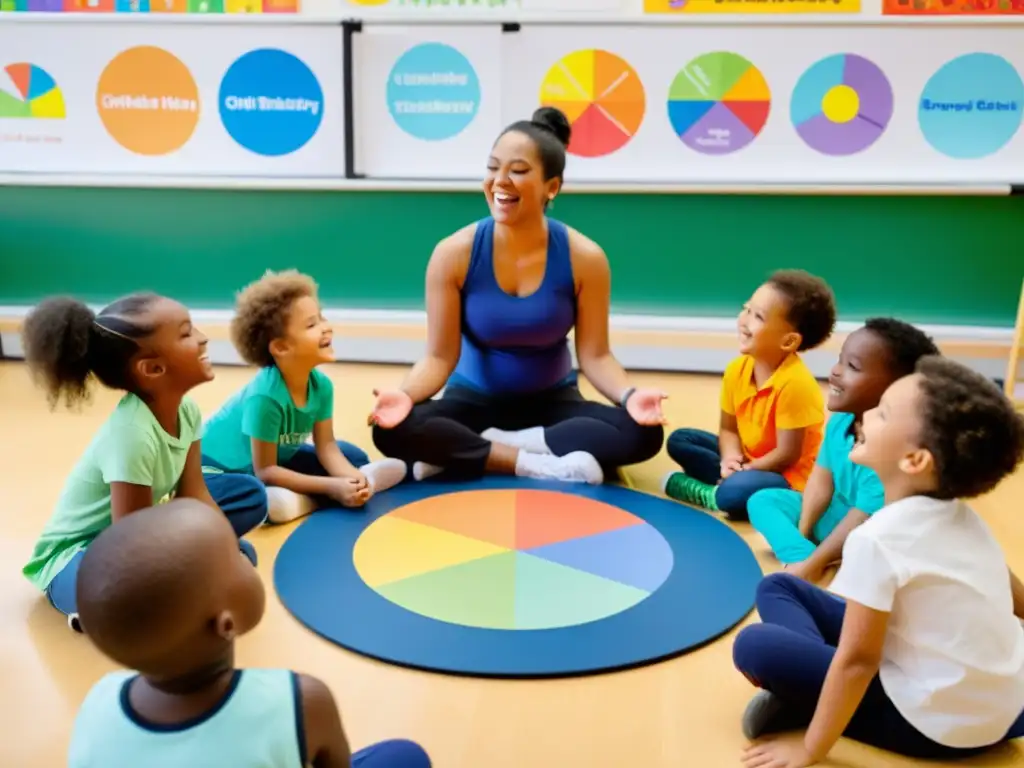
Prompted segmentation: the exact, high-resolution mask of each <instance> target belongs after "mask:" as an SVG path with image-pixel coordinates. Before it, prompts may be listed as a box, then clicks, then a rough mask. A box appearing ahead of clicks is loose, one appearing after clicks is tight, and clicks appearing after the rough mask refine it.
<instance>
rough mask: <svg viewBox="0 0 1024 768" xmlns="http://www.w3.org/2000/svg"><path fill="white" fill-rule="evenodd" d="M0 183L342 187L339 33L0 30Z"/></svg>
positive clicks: (192, 28) (116, 27) (110, 27)
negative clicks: (55, 177) (326, 182)
mask: <svg viewBox="0 0 1024 768" xmlns="http://www.w3.org/2000/svg"><path fill="white" fill-rule="evenodd" d="M0 51H2V54H0V56H2V58H0V153H2V155H3V158H4V162H3V166H4V170H6V171H23V172H25V171H27V172H32V171H37V172H47V173H54V172H60V173H105V174H132V173H144V174H164V173H167V174H203V175H211V176H215V175H239V176H257V175H258V176H343V175H344V170H345V169H344V137H343V136H344V120H343V107H344V100H343V98H342V82H341V68H340V67H339V66H338V62H339V61H340V60H341V55H342V53H341V52H342V36H341V30H340V29H339V28H337V27H312V26H309V27H273V26H267V25H260V26H244V27H242V26H238V27H201V26H196V25H188V26H176V25H147V26H139V25H134V24H133V25H127V24H102V23H97V24H91V23H90V24H89V27H88V29H84V30H83V29H81V28H79V27H77V25H76V26H75V27H73V26H71V25H68V24H31V25H3V26H0Z"/></svg>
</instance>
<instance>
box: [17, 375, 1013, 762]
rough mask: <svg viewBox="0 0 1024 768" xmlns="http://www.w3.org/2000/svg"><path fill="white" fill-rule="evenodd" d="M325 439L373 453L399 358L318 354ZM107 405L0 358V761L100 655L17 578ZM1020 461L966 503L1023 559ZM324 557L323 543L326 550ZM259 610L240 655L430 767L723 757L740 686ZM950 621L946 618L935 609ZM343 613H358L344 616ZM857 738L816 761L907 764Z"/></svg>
mask: <svg viewBox="0 0 1024 768" xmlns="http://www.w3.org/2000/svg"><path fill="white" fill-rule="evenodd" d="M328 372H329V373H330V375H331V377H332V379H333V380H334V384H335V388H336V392H337V400H338V406H337V411H336V413H335V425H336V429H337V431H338V434H339V436H342V437H345V438H347V439H350V440H352V441H353V442H357V443H359V444H360V445H362V446H363V447H365V448H366V449H367V450H369V451H371V453H372V444H371V443H370V439H369V431H368V428H367V427H366V414H367V412H368V410H369V408H370V404H371V400H372V395H371V390H372V388H373V387H374V386H380V385H383V386H388V385H390V384H392V383H395V382H397V380H398V378H399V377H400V376H401V374H402V370H401V369H398V368H393V367H384V366H376V367H370V366H335V367H332V368H330V369H329V371H328ZM250 375H251V371H247V370H245V369H239V368H222V369H220V370H219V371H218V376H217V379H216V380H215V381H214V382H212V383H210V384H208V385H206V386H204V387H201V388H200V389H198V390H197V391H196V392H195V393H194V396H195V398H196V399H197V400H198V402H199V404H200V405H201V406H202V408H203V411H204V413H207V414H209V413H211V412H212V411H213V410H214V409H215V408H216V407H217V406H218V405H219V404H220V403H221V402H222V401H223V400H224V399H225V398H226V397H227V396H228V395H229V394H230V393H231V392H233V391H234V390H235V389H236V388H238V387H239V386H240V385H241V384H242V383H243V382H244V381H245V380H246V379H247V378H248V377H249V376H250ZM636 381H637V383H644V384H656V385H657V386H659V387H662V388H664V389H665V390H666V391H668V392H669V393H670V395H671V397H670V399H669V400H668V401H667V415H668V417H669V420H670V422H671V424H670V426H671V427H677V426H686V425H689V426H700V427H706V428H714V426H715V424H716V422H717V419H718V412H717V405H716V404H717V388H718V382H717V380H716V379H715V378H713V377H693V376H670V375H663V374H657V375H645V376H637V377H636ZM113 403H114V396H113V395H111V394H110V393H105V392H101V393H98V395H97V397H96V398H95V402H94V403H93V404H92V405H91V406H90V407H89V408H88V409H87V410H85V411H84V412H83V413H81V414H67V413H56V414H51V413H49V412H48V411H47V407H46V402H45V400H44V398H43V397H42V396H41V395H40V394H39V393H38V391H36V390H34V389H32V387H31V385H30V382H29V378H28V376H27V374H26V372H25V369H24V367H23V366H22V365H20V364H18V363H2V364H0V413H2V415H0V431H2V436H3V439H2V440H0V467H2V470H0V502H2V509H3V517H2V525H0V563H2V564H3V567H2V568H0V628H2V629H0V724H2V725H0V765H2V766H5V768H7V767H9V768H56V767H57V766H60V765H65V764H66V758H65V754H66V747H67V742H68V738H69V734H70V729H71V725H72V722H73V720H74V716H75V712H76V710H77V707H78V705H79V704H80V702H81V701H82V698H83V697H84V696H85V693H86V691H87V690H88V689H89V687H90V686H91V685H92V684H93V683H94V682H95V681H96V680H97V679H98V678H99V677H100V676H101V675H103V674H104V673H106V672H108V671H110V670H111V669H112V665H111V664H110V663H109V662H107V661H106V660H105V659H103V658H101V657H100V655H99V654H98V653H96V652H95V651H94V650H93V649H92V648H91V647H90V645H89V642H88V640H87V639H85V638H83V637H81V636H78V635H75V634H73V633H72V632H71V631H70V630H68V629H67V627H66V625H65V623H64V621H63V619H62V618H61V617H60V616H59V615H57V613H56V612H55V611H54V610H53V609H52V608H50V607H49V605H48V604H47V603H46V601H45V599H44V598H43V597H41V596H40V595H38V594H37V593H36V592H35V591H34V590H33V589H32V588H31V587H30V586H29V585H28V583H27V582H26V581H24V579H23V578H22V577H21V575H20V568H21V565H22V564H23V563H24V562H25V559H26V557H27V556H28V554H29V551H30V548H31V546H32V543H33V540H34V538H35V536H36V535H37V533H38V532H39V530H40V528H41V527H42V525H43V523H44V521H45V519H46V518H47V516H48V515H49V512H50V509H51V508H52V506H53V504H54V502H55V500H56V498H57V495H58V493H59V491H60V488H61V485H62V483H63V480H64V476H65V474H66V473H67V471H68V470H69V469H70V468H71V466H72V464H73V462H74V461H75V460H76V459H77V457H78V456H79V454H80V452H81V451H82V449H83V448H84V447H85V445H86V443H87V442H88V440H89V439H90V437H91V436H92V434H93V432H94V431H95V429H96V428H97V426H98V425H99V424H100V422H101V421H102V420H103V419H104V417H105V415H106V414H107V413H108V412H109V410H110V409H111V407H112V405H113ZM669 468H670V464H669V461H668V459H667V457H666V456H664V455H661V456H659V457H658V458H657V459H656V460H654V461H652V462H650V463H649V464H648V465H644V466H642V467H637V468H634V469H633V471H632V474H633V476H634V478H635V480H636V482H637V486H638V487H639V488H641V489H646V490H651V491H656V489H657V483H658V479H659V478H660V477H661V476H662V475H663V474H664V473H665V471H667V470H668V469H669ZM1022 498H1024V474H1019V475H1018V476H1016V477H1014V478H1012V479H1011V480H1009V481H1007V482H1006V483H1005V484H1004V485H1003V486H1002V487H1001V488H1000V489H999V490H998V491H997V492H996V493H995V494H993V495H992V496H991V497H989V498H986V499H983V500H980V501H979V502H978V503H977V508H978V509H979V511H980V512H982V513H983V514H984V515H985V517H986V519H987V520H988V521H989V522H990V524H991V525H992V527H993V529H994V530H995V532H996V534H997V535H998V537H999V539H1000V541H1002V543H1003V545H1004V547H1006V549H1007V556H1008V558H1009V560H1010V563H1011V565H1012V566H1014V567H1015V568H1017V569H1020V570H1022V571H1024V505H1022V502H1021V499H1022ZM740 530H741V533H742V534H743V535H744V537H745V538H746V539H747V541H749V542H750V544H751V546H753V547H754V549H755V550H756V551H757V552H758V556H759V558H760V559H761V562H762V564H763V565H764V567H765V569H766V570H768V569H774V568H776V566H775V565H774V563H773V562H772V561H771V559H770V558H769V557H767V556H766V555H765V553H764V545H763V543H762V542H761V541H760V540H758V538H757V537H756V536H755V535H752V534H751V533H750V530H749V528H748V527H744V526H741V527H740ZM289 531H290V528H289V527H284V528H273V529H263V530H260V531H257V532H255V533H254V534H252V536H251V538H252V541H253V542H254V543H255V545H256V547H257V549H258V550H259V554H260V558H261V563H260V572H261V573H262V575H263V577H264V578H265V579H266V583H267V584H270V583H271V568H272V563H273V560H274V554H275V553H276V551H277V549H278V547H280V545H281V543H282V542H283V541H284V539H285V537H286V536H287V535H288V534H289ZM339 556H340V553H339ZM268 596H269V599H268V609H267V615H266V618H265V619H264V621H263V623H262V624H261V625H260V626H259V627H258V628H257V629H256V631H255V632H253V633H252V634H251V635H249V636H248V637H246V638H243V640H242V641H241V643H240V644H239V648H238V660H239V663H240V664H241V665H243V666H245V665H253V666H266V667H289V668H292V669H297V670H300V671H304V672H309V673H312V674H315V675H318V676H319V677H321V678H323V679H324V680H326V681H327V682H328V684H329V685H330V686H331V688H332V689H333V691H334V693H335V695H336V697H337V698H338V701H339V702H340V705H341V708H342V715H343V718H344V721H345V723H346V727H347V730H348V733H349V737H350V739H351V740H352V742H353V744H354V745H355V746H357V747H358V746H364V745H366V744H369V743H370V742H373V741H377V740H380V739H386V738H391V737H398V736H404V737H409V738H413V739H416V740H418V741H420V742H421V743H422V744H423V745H424V746H426V748H427V749H428V750H429V751H430V753H431V755H432V756H433V758H434V764H435V765H436V766H439V768H584V766H585V767H586V768H662V767H664V768H669V767H670V766H672V767H673V768H725V766H735V765H739V755H740V751H741V749H742V748H743V746H744V741H743V738H742V736H741V735H740V733H739V727H738V720H739V716H740V713H741V711H742V709H743V706H744V704H745V703H746V701H747V699H748V697H749V696H750V695H751V693H752V690H751V688H750V687H749V685H748V684H747V683H746V682H745V681H744V680H743V679H742V678H741V677H740V675H739V674H737V673H735V672H734V670H733V668H732V665H731V655H730V653H731V636H730V637H727V638H724V639H722V640H719V641H718V642H716V643H713V644H712V645H710V646H708V647H705V648H703V649H701V650H699V651H696V652H694V653H691V654H688V655H686V656H683V657H681V658H678V659H675V660H673V661H669V662H665V663H662V664H656V665H653V666H648V667H644V668H642V669H638V670H635V671H631V672H626V673H618V674H612V675H602V676H595V677H585V678H580V679H573V680H564V681H548V682H517V681H494V680H475V679H463V678H455V677H446V676H443V675H435V674H429V673H421V672H414V671H409V670H405V669H400V668H397V667H391V666H388V665H385V664H381V663H377V662H374V661H370V660H367V659H365V658H362V657H360V656H356V655H353V654H350V653H348V652H346V651H344V650H342V649H340V648H338V647H336V646H333V645H330V644H328V643H326V642H325V641H323V640H320V639H319V638H317V637H315V636H313V635H312V634H311V633H309V632H308V631H306V630H305V629H303V628H302V627H300V626H299V625H298V624H297V623H296V622H295V621H294V620H293V619H292V618H291V617H290V616H289V615H288V614H287V613H286V612H285V610H284V609H283V608H282V606H281V605H280V603H279V602H278V601H277V599H276V597H275V596H274V592H273V590H272V589H270V590H268ZM950 620H951V621H954V620H955V617H952V616H951V617H950ZM352 621H359V617H358V616H353V617H352ZM912 764H913V763H912V762H911V761H906V760H901V759H898V758H894V757H892V756H890V755H886V754H882V753H879V752H876V751H874V750H869V749H867V748H865V747H862V746H859V745H855V744H848V743H845V742H844V743H842V744H841V745H840V746H839V747H838V748H837V749H836V750H835V751H834V752H833V755H832V762H830V763H827V765H832V766H865V768H867V767H869V766H870V768H886V767H888V766H909V765H912ZM970 765H976V766H993V767H995V766H1001V767H1005V766H1011V765H1024V745H1014V746H1008V747H1005V748H1003V749H1000V750H998V751H996V752H994V753H992V754H990V755H988V756H986V757H985V758H983V759H980V760H975V761H973V762H971V763H970Z"/></svg>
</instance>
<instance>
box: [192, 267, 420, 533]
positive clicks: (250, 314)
mask: <svg viewBox="0 0 1024 768" xmlns="http://www.w3.org/2000/svg"><path fill="white" fill-rule="evenodd" d="M231 340H232V341H233V342H234V345H235V347H236V348H237V350H238V353H239V354H240V355H241V356H242V358H243V359H244V360H245V361H246V362H248V363H250V364H252V365H258V366H260V368H261V370H260V372H259V373H257V374H256V376H255V377H254V378H253V379H252V380H251V381H250V382H249V383H248V384H246V385H245V387H243V388H242V389H241V390H240V391H239V392H237V393H236V394H235V395H234V396H233V397H232V398H231V399H230V400H228V401H227V402H226V403H225V404H224V405H223V406H222V407H221V408H220V410H219V411H217V413H215V414H214V415H213V416H212V417H211V418H210V419H209V421H208V422H207V423H206V425H205V435H204V439H203V465H204V470H205V471H206V472H208V473H217V472H230V473H239V472H241V473H250V474H255V475H256V477H258V478H259V479H260V480H262V481H263V482H264V483H265V484H266V485H267V486H268V488H267V501H268V508H269V511H268V518H269V519H270V521H271V522H273V523H285V522H290V521H292V520H295V519H297V518H299V517H301V516H303V515H305V514H308V513H309V512H311V511H312V510H313V509H314V508H316V507H317V506H323V505H328V504H331V503H334V504H340V505H341V506H344V507H361V506H362V505H363V504H365V503H366V501H367V500H368V499H369V498H370V496H371V495H373V494H374V493H376V492H380V491H383V490H386V489H388V488H390V487H392V486H394V485H397V484H398V483H400V482H401V481H402V480H403V479H404V478H405V474H406V466H405V463H404V462H402V461H399V460H397V459H383V460H381V461H375V462H370V460H369V457H368V456H367V455H366V453H364V452H363V451H362V450H361V449H359V448H357V447H356V446H354V445H351V444H349V443H345V442H341V441H337V442H336V441H335V439H334V426H333V414H334V386H333V384H332V383H331V380H330V379H329V378H328V377H327V376H326V375H325V374H324V373H322V372H320V371H319V370H317V367H318V366H320V365H323V364H324V363H330V362H333V360H334V345H333V331H332V329H331V326H330V324H329V323H328V322H327V321H326V320H325V319H324V316H323V314H322V313H321V311H320V303H319V302H318V301H317V287H316V283H314V282H313V280H312V279H311V278H309V277H307V276H306V275H302V274H299V273H298V272H295V271H287V272H280V273H273V272H268V273H267V274H266V275H265V276H264V277H263V278H262V279H260V280H257V281H256V282H255V283H252V284H251V285H249V286H247V287H246V288H245V289H244V290H243V291H242V292H241V293H240V294H239V296H238V302H237V306H236V309H235V317H234V318H233V319H232V321H231ZM310 437H312V445H310V444H309V439H310Z"/></svg>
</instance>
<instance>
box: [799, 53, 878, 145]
mask: <svg viewBox="0 0 1024 768" xmlns="http://www.w3.org/2000/svg"><path fill="white" fill-rule="evenodd" d="M892 113H893V92H892V85H891V84H890V83H889V78H887V77H886V76H885V73H884V72H882V70H881V69H880V68H879V67H878V65H877V64H875V63H874V62H873V61H870V60H868V59H866V58H864V57H863V56H858V55H856V54H853V53H839V54H836V55H834V56H829V57H827V58H824V59H822V60H821V61H819V62H817V63H816V64H814V65H813V66H812V67H811V68H810V69H808V70H807V71H806V72H804V74H803V75H802V76H801V77H800V80H799V81H797V84H796V88H794V89H793V98H792V101H791V103H790V117H791V119H792V121H793V126H794V127H795V128H796V132H797V134H798V135H799V136H800V138H801V139H803V141H804V143H805V144H807V146H809V147H810V148H811V149H813V150H815V151H816V152H820V153H821V154H823V155H831V156H834V157H841V156H845V155H854V154H857V153H858V152H863V151H864V150H865V149H867V148H868V147H870V146H871V145H872V144H874V143H875V142H876V141H878V140H879V139H880V138H881V137H882V134H883V133H885V129H886V128H887V127H888V125H889V121H890V120H891V119H892Z"/></svg>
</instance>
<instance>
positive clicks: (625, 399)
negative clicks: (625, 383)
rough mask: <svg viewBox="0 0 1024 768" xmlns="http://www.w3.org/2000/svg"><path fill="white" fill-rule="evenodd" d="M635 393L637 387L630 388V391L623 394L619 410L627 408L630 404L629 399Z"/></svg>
mask: <svg viewBox="0 0 1024 768" xmlns="http://www.w3.org/2000/svg"><path fill="white" fill-rule="evenodd" d="M634 392H636V387H630V388H629V389H627V390H626V391H625V392H623V393H622V397H620V398H619V408H625V407H626V403H628V402H629V398H631V397H632V396H633V393H634Z"/></svg>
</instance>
